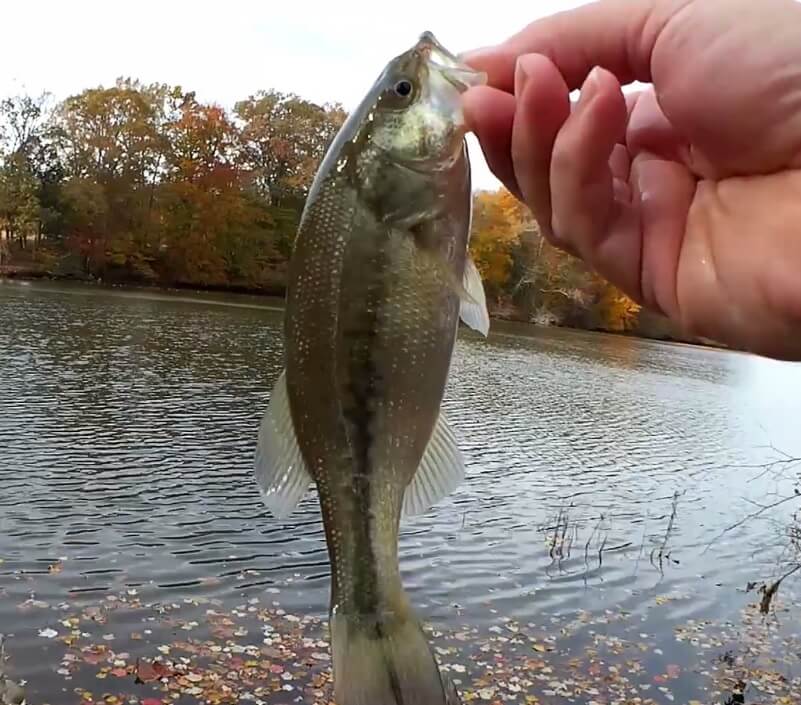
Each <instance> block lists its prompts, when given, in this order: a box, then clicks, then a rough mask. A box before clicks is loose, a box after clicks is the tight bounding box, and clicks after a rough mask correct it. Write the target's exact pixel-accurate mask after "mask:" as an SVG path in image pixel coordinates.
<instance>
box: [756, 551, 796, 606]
mask: <svg viewBox="0 0 801 705" xmlns="http://www.w3.org/2000/svg"><path fill="white" fill-rule="evenodd" d="M799 570H801V563H799V564H798V565H796V566H793V567H792V568H790V570H788V571H787V572H786V573H785V574H784V575H782V577H781V578H779V579H778V580H776V581H775V582H773V583H771V584H770V585H768V586H765V585H763V586H762V587H761V588H760V589H759V591H760V592H761V593H762V599H761V600H760V602H759V611H760V612H761V613H762V614H767V613H768V612H770V604H771V602H772V601H773V598H774V597H775V596H776V593H777V592H778V591H779V586H780V585H781V584H782V581H784V580H785V579H786V578H789V577H790V576H791V575H792V574H793V573H797V572H798V571H799Z"/></svg>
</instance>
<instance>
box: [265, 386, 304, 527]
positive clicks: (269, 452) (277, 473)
mask: <svg viewBox="0 0 801 705" xmlns="http://www.w3.org/2000/svg"><path fill="white" fill-rule="evenodd" d="M254 472H255V475H256V483H257V484H258V486H259V490H260V491H261V496H262V498H263V500H264V503H265V504H266V505H267V507H268V508H269V509H270V511H271V512H272V513H273V514H274V515H275V516H276V517H277V518H279V519H284V518H286V517H287V516H289V515H290V514H291V513H292V511H293V510H294V509H295V507H296V506H297V505H298V503H299V502H300V500H301V499H302V498H303V495H304V494H306V491H307V490H308V489H309V485H310V483H311V481H312V478H311V475H310V474H309V471H308V469H307V468H306V464H305V463H304V461H303V457H302V455H301V453H300V448H299V447H298V439H297V437H296V436H295V427H294V425H293V423H292V414H291V413H290V410H289V395H288V394H287V389H286V371H284V372H282V373H281V376H280V377H279V378H278V380H277V381H276V383H275V386H274V387H273V390H272V393H271V394H270V403H269V405H268V406H267V411H266V412H265V413H264V418H263V419H262V422H261V426H260V428H259V440H258V443H257V445H256V457H255V459H254Z"/></svg>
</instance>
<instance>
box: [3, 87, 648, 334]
mask: <svg viewBox="0 0 801 705" xmlns="http://www.w3.org/2000/svg"><path fill="white" fill-rule="evenodd" d="M345 118H346V113H345V111H344V109H343V108H342V106H341V105H339V104H324V105H317V104H315V103H313V102H310V101H308V100H305V99H303V98H301V97H299V96H297V95H293V94H286V93H281V92H278V91H272V90H270V91H261V92H258V93H256V94H254V95H251V96H249V97H248V98H246V99H244V100H241V101H239V102H237V103H236V104H235V105H234V107H233V109H232V110H226V109H224V108H222V107H220V106H218V105H215V104H210V103H204V102H202V101H200V100H198V98H197V96H196V94H195V93H194V92H191V91H186V90H184V89H182V88H181V87H179V86H169V85H164V84H149V85H145V84H143V83H141V82H139V81H136V80H132V79H119V80H118V81H117V82H116V83H115V85H113V86H111V87H97V88H90V89H87V90H84V91H83V92H81V93H79V94H77V95H73V96H70V97H68V98H66V99H65V100H63V101H61V102H58V103H55V102H54V101H53V100H52V97H51V96H50V95H49V94H42V95H39V96H30V95H19V96H14V97H10V98H6V99H5V100H2V101H0V265H3V264H5V265H6V269H8V268H9V266H16V267H18V268H19V267H21V268H22V269H23V270H25V269H27V270H28V271H30V272H31V273H34V272H37V271H38V272H40V273H46V274H50V275H53V276H77V277H91V278H95V279H100V280H103V281H106V282H124V283H152V284H160V285H170V286H195V287H205V288H208V287H214V288H231V289H245V290H251V291H263V292H269V293H281V292H282V291H283V287H284V283H285V275H286V264H287V260H288V257H289V254H290V252H291V248H292V243H293V239H294V236H295V232H296V229H297V225H298V222H299V220H300V214H301V211H302V208H303V204H304V201H305V198H306V194H307V191H308V189H309V186H310V185H311V181H312V179H313V177H314V174H315V171H316V169H317V166H318V164H319V162H320V160H321V158H322V156H323V154H324V153H325V150H326V148H327V146H328V144H329V143H330V141H331V139H332V138H333V136H334V135H335V133H336V131H337V130H338V129H339V127H340V126H341V125H342V123H343V121H344V120H345ZM474 198H475V212H474V218H473V232H472V234H471V245H470V247H471V250H472V253H473V256H474V258H475V260H476V263H477V266H478V267H479V269H480V270H481V273H482V275H483V277H484V280H485V285H486V289H487V296H488V301H489V305H490V308H491V311H492V312H493V313H494V314H495V315H498V316H505V317H509V318H522V319H525V320H529V321H534V322H538V323H542V324H549V325H569V326H575V327H581V328H601V329H608V330H618V331H627V330H635V331H637V330H638V327H640V326H641V323H642V321H641V320H640V318H641V312H640V309H639V306H637V305H636V304H635V303H634V302H633V301H631V300H630V299H629V298H627V297H626V296H624V295H623V294H622V293H621V292H620V291H618V290H617V289H615V288H614V287H612V286H611V285H609V284H608V283H606V282H605V281H604V280H602V279H601V278H599V277H597V276H595V275H594V274H593V273H591V272H590V271H588V270H587V269H586V268H585V267H583V265H582V264H581V263H580V262H579V261H578V260H576V259H574V258H572V257H571V256H569V255H567V254H565V253H563V252H561V251H559V250H557V249H555V248H553V247H551V246H550V245H549V244H548V243H547V242H546V241H545V240H544V239H543V238H542V236H541V234H540V232H539V229H538V228H537V225H536V222H535V221H534V220H533V219H532V218H531V215H530V213H529V212H528V210H527V209H526V208H525V207H524V206H523V205H522V204H520V203H519V202H518V201H517V200H516V199H515V198H514V197H513V196H512V195H511V194H510V193H509V192H508V191H506V190H505V189H500V190H498V191H494V192H488V191H483V192H478V193H476V194H475V195H474ZM0 271H1V270H0Z"/></svg>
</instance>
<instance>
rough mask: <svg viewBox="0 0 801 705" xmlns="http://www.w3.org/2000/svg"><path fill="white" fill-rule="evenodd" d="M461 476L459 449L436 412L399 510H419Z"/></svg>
mask: <svg viewBox="0 0 801 705" xmlns="http://www.w3.org/2000/svg"><path fill="white" fill-rule="evenodd" d="M463 479H464V460H463V459H462V453H461V451H460V450H459V446H458V445H457V444H456V436H454V435H453V431H452V430H451V427H450V425H449V424H448V422H447V420H446V419H445V416H444V415H443V414H442V413H441V412H440V415H439V419H438V420H437V425H436V426H435V427H434V432H433V433H432V434H431V439H430V440H429V441H428V446H427V447H426V450H425V453H423V459H422V460H421V461H420V467H419V468H417V472H416V473H415V474H414V477H413V478H412V481H411V482H410V483H409V485H408V487H407V488H406V492H405V494H404V496H403V514H404V515H406V516H414V515H415V514H422V513H423V512H425V511H427V510H428V509H429V507H431V506H432V505H434V504H436V503H437V502H439V500H441V499H442V498H443V497H445V496H446V495H448V494H450V493H451V492H452V491H453V490H455V489H456V488H457V487H458V486H459V485H460V484H461V482H462V480H463Z"/></svg>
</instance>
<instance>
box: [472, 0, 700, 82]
mask: <svg viewBox="0 0 801 705" xmlns="http://www.w3.org/2000/svg"><path fill="white" fill-rule="evenodd" d="M690 2H692V0H597V1H596V2H592V3H590V4H589V5H583V6H581V7H578V8H575V9H573V10H564V11H563V12H559V13H557V14H555V15H551V16H550V17H546V18H543V19H541V20H536V21H534V22H532V23H531V24H530V25H528V26H527V27H525V28H524V29H523V30H522V31H520V32H518V33H517V34H514V35H513V36H511V37H510V38H509V39H507V40H506V41H505V42H502V43H501V44H499V45H498V46H495V47H489V48H485V49H479V50H476V51H469V52H464V53H463V54H462V59H463V60H465V61H466V62H467V63H469V64H470V65H471V66H473V67H475V68H477V69H479V70H482V71H486V72H487V74H488V77H489V85H491V86H494V87H495V88H499V89H501V90H503V91H506V92H509V93H511V92H513V90H514V74H515V64H516V62H517V57H518V56H521V55H523V54H530V53H537V54H544V55H545V56H547V57H548V58H549V59H550V60H551V61H552V62H553V63H554V64H555V65H556V67H557V68H558V69H559V70H560V72H561V73H562V76H563V77H564V79H565V82H566V83H567V86H568V89H569V90H574V89H577V88H579V87H580V86H581V84H582V83H583V82H584V79H585V78H587V76H588V74H589V73H590V71H591V70H592V69H593V67H595V66H602V67H603V68H605V69H607V70H608V71H610V72H611V73H613V74H614V75H615V76H616V77H617V79H618V81H619V82H620V83H621V84H626V83H631V82H632V81H642V82H647V83H650V82H651V54H652V53H653V49H654V46H655V45H656V42H657V39H658V38H659V35H660V34H661V33H662V31H663V30H664V29H665V27H666V25H667V24H668V22H669V20H670V18H671V17H673V16H675V15H676V13H678V12H679V11H680V10H681V9H682V8H683V7H685V6H686V5H689V4H690Z"/></svg>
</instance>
